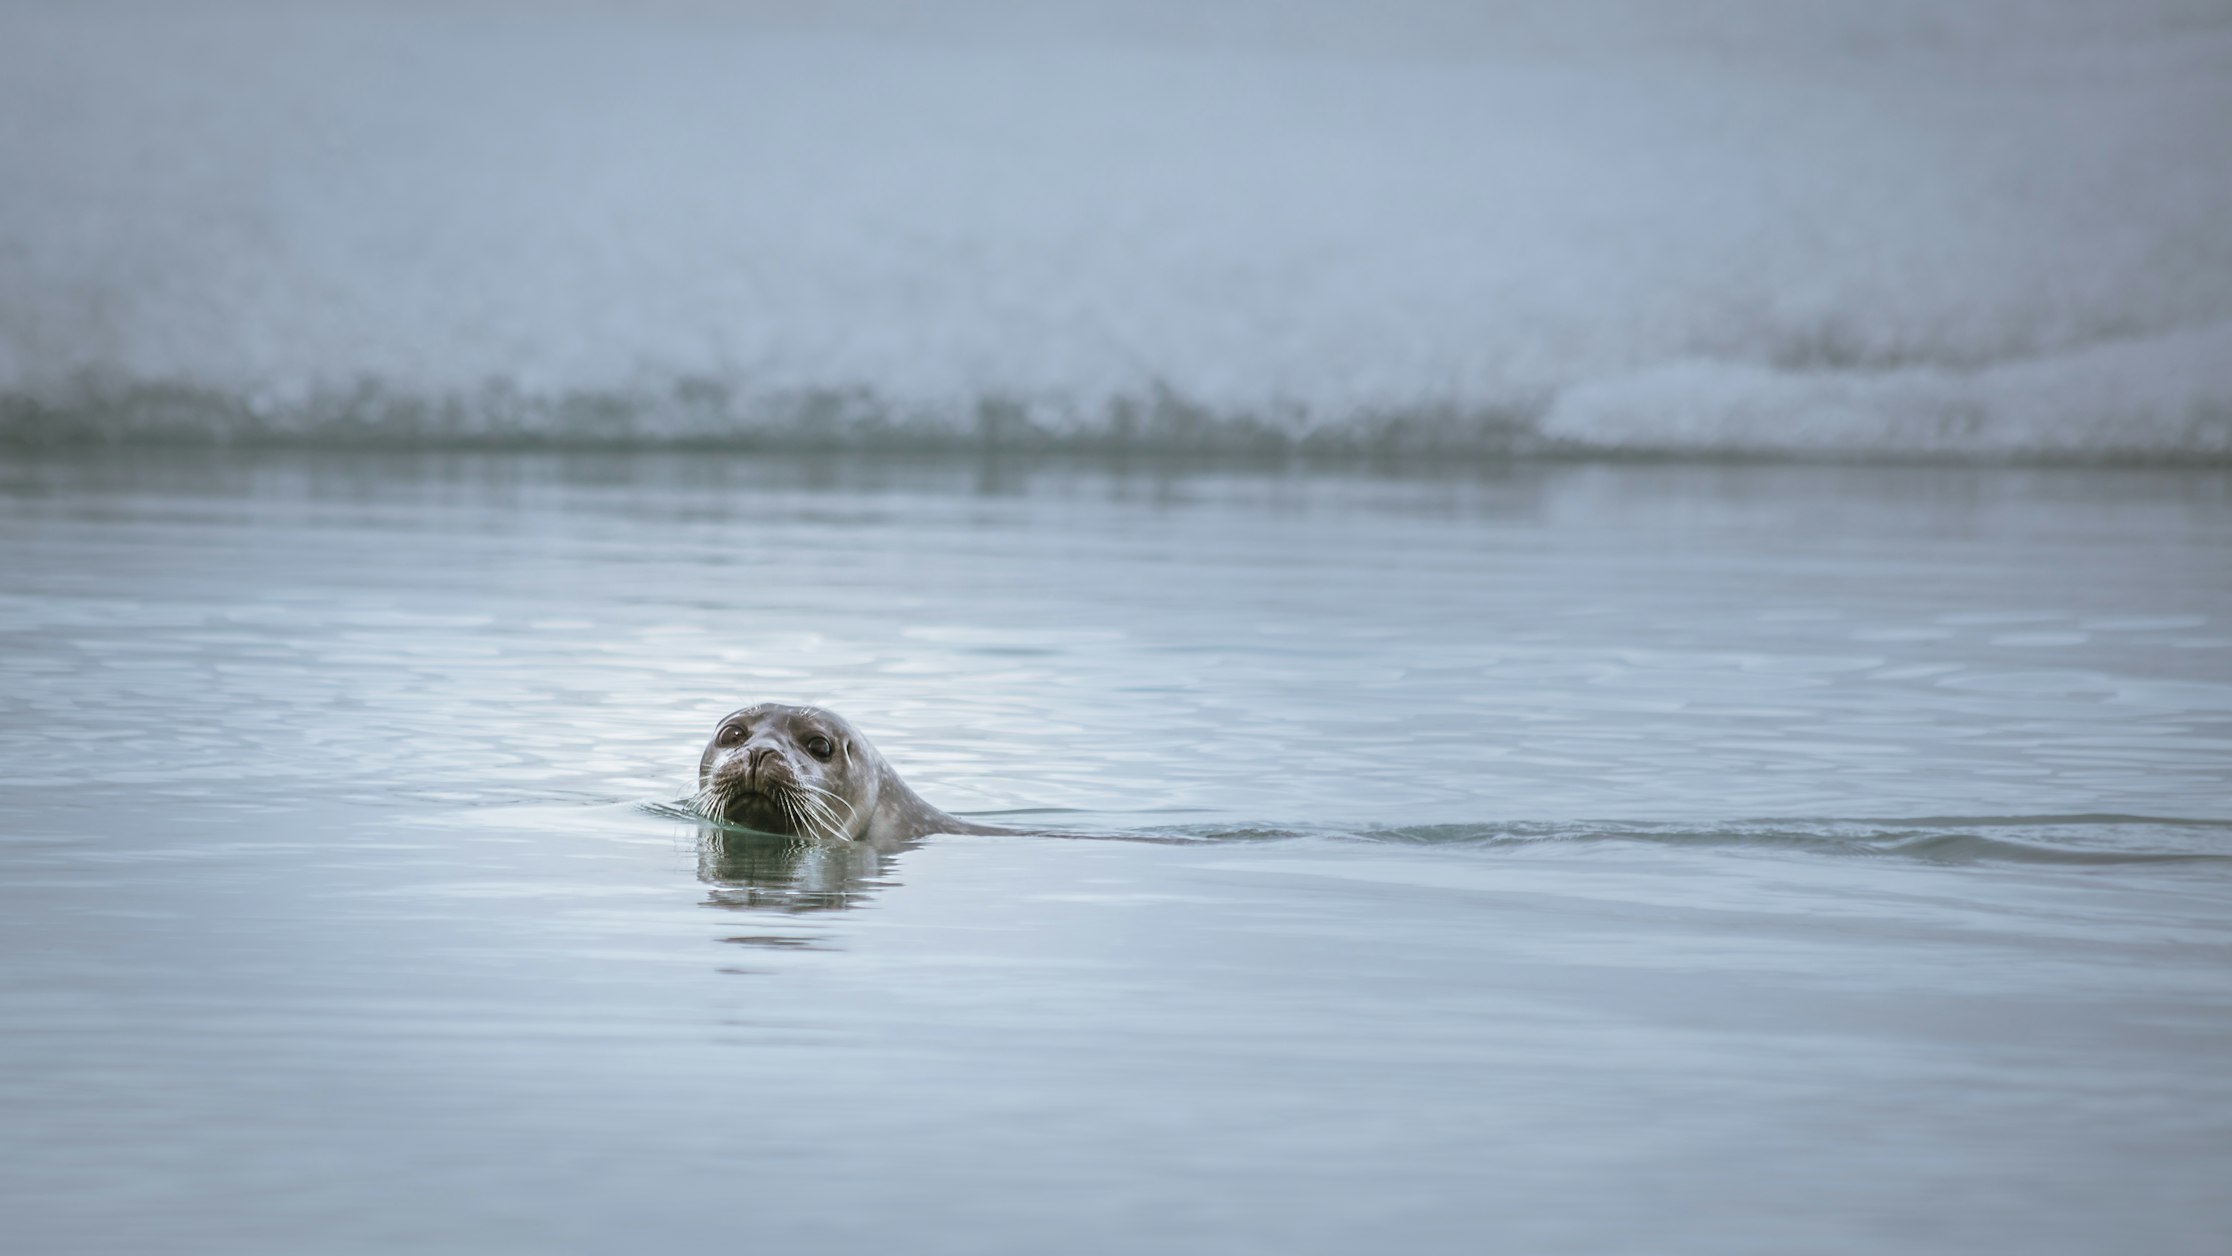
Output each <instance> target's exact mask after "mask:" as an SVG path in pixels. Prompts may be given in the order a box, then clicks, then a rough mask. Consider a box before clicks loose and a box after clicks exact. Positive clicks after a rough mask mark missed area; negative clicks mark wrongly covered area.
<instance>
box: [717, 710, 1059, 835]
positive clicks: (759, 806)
mask: <svg viewBox="0 0 2232 1256" xmlns="http://www.w3.org/2000/svg"><path fill="white" fill-rule="evenodd" d="M690 805H691V807H692V808H693V809H695V810H696V811H697V812H698V813H699V814H700V815H704V816H707V817H709V818H712V819H716V820H725V821H727V822H728V823H730V824H737V825H742V826H744V827H745V828H749V829H756V830H758V831H759V832H762V833H779V834H784V835H786V836H792V837H807V838H819V839H822V840H826V841H844V842H875V843H893V842H906V841H912V840H914V839H916V838H920V837H925V836H928V835H929V834H932V833H999V834H1006V833H1014V832H1015V831H1016V830H1014V829H1002V828H994V827H992V826H990V825H984V824H970V823H969V822H967V821H965V820H956V819H954V818H953V817H952V816H949V815H947V814H946V813H945V812H943V811H940V810H938V809H937V808H936V807H933V806H931V805H930V804H929V803H927V802H924V801H923V800H922V796H921V795H919V794H917V793H915V792H914V791H913V790H911V789H909V788H907V783H906V782H905V781H903V780H900V779H899V773H897V772H896V771H893V770H892V767H891V764H889V763H887V762H885V761H884V757H883V756H882V755H881V754H878V753H877V752H876V748H875V747H874V746H872V745H869V744H868V739H867V738H866V737H863V736H861V735H860V730H859V729H856V728H854V727H853V726H852V724H851V723H850V722H849V721H847V720H846V719H845V718H844V717H842V716H840V715H837V714H835V713H834V712H830V711H824V710H822V709H821V708H819V707H798V706H784V705H782V704H781V703H775V702H763V703H761V704H759V705H758V706H748V707H745V708H744V709H743V710H741V711H734V712H731V713H730V714H728V715H727V716H724V717H723V718H722V720H721V722H720V724H719V725H718V726H717V727H716V728H715V729H714V730H713V739H712V740H711V741H709V742H707V743H706V745H705V753H704V754H703V755H701V756H699V758H698V787H697V793H696V794H695V795H693V796H692V797H691V799H690Z"/></svg>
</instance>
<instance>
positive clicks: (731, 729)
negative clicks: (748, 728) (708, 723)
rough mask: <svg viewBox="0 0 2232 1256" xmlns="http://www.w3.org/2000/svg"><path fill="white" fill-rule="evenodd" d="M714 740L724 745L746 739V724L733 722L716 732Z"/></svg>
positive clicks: (731, 744)
mask: <svg viewBox="0 0 2232 1256" xmlns="http://www.w3.org/2000/svg"><path fill="white" fill-rule="evenodd" d="M713 740H715V741H717V742H719V743H720V744H721V745H724V746H733V745H735V744H736V743H738V742H740V741H742V740H744V726H743V725H742V724H731V725H729V726H728V727H727V728H724V729H722V730H721V731H720V732H719V733H718V734H716V735H715V736H714V738H713Z"/></svg>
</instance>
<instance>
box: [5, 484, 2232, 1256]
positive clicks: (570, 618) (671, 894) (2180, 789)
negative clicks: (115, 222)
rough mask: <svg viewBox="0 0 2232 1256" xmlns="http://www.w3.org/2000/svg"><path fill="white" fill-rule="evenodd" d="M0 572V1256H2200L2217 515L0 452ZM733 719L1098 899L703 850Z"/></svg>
mask: <svg viewBox="0 0 2232 1256" xmlns="http://www.w3.org/2000/svg"><path fill="white" fill-rule="evenodd" d="M0 547H4V553H5V555H6V566H5V572H6V574H5V579H4V583H0V634H4V635H0V673H4V676H5V682H4V685H0V1211H4V1212H5V1214H6V1215H7V1216H8V1217H9V1218H10V1221H9V1225H8V1228H9V1230H10V1231H11V1232H12V1235H13V1239H12V1242H14V1243H22V1242H25V1240H26V1238H28V1246H27V1247H24V1248H19V1249H18V1250H31V1251H40V1252H46V1251H131V1250H138V1251H153V1250H161V1251H182V1252H226V1253H239V1252H273V1253H277V1252H287V1253H297V1252H325V1251H338V1252H350V1251H373V1250H382V1251H385V1250H400V1249H403V1248H406V1247H407V1248H409V1249H411V1250H428V1251H448V1250H454V1251H471V1252H504V1251H518V1252H549V1251H576V1250H577V1251H620V1250H637V1251H738V1250H798V1251H842V1250H876V1251H907V1252H956V1253H959V1252H984V1251H1014V1252H1055V1251H1148V1250H1181V1251H1218V1252H1267V1253H1269V1252H1278V1253H1287V1252H1296V1251H1326V1252H1333V1251H1394V1250H1402V1251H1450V1252H1456V1251H1467V1252H1477V1251H1489V1250H1503V1251H1530V1252H1561V1251H1572V1252H1638V1253H1642V1252H1651V1253H1662V1252H1714V1253H1720V1252H1761V1253H1766V1252H1776V1253H1782V1252H1790V1251H1797V1250H1804V1251H1809V1252H1838V1251H1850V1252H1881V1251H1886V1250H1922V1251H1990V1252H1997V1251H2009V1252H2014V1251H2021V1252H2025V1253H2036V1252H2091V1251H2109V1250H2114V1251H2133V1252H2139V1251H2144V1252H2153V1253H2176V1252H2195V1253H2199V1252H2214V1251H2218V1250H2221V1248H2220V1246H2219V1244H2220V1243H2221V1241H2222V1236H2223V1234H2224V1233H2225V1232H2226V1229H2227V1227H2228V1226H2232V1202H2228V1197H2227V1195H2226V1192H2225V1184H2226V1182H2227V1181H2228V1180H2232V1070H2227V1068H2226V1066H2225V1061H2226V1060H2227V1059H2228V1058H2232V949H2228V947H2232V488H2228V482H2227V479H2226V478H2225V477H2224V476H2223V475H2222V474H2212V473H2196V474H2180V473H2174V472H2159V473H2156V472H2104V471H2068V472H2020V471H1966V470H1957V469H1930V470H1862V469H1790V468H1773V467H1749V468H1746V467H1726V468H1679V467H1650V466H1635V467H1618V466H1545V467H1536V468H1532V469H1525V470H1518V471H1513V472H1510V473H1507V474H1485V475H1475V476H1469V477H1451V478H1407V479H1406V478H1393V477H1377V476H1372V475H1365V474H1350V475H1317V476H1309V475H1298V474H1277V473H1270V472H1237V471H1236V472H1232V473H1229V474H1209V473H1196V474H1187V475H1166V474H1160V473H1157V472H1154V471H1152V470H1139V469H1131V470H1123V469H1101V470H1091V469H1075V468H1061V467H1043V466H1042V467H1030V466H1001V465H983V466H979V465H964V464H938V465H930V466H906V465H881V464H862V463H831V464H816V463H803V462H780V463H778V462H751V461H732V460H719V459H689V458H649V457H646V458H636V459H626V460H614V459H573V460H565V459H541V458H532V457H486V458H451V459H441V460H416V461H414V460H393V461H390V460H381V459H375V458H369V457H359V458H348V457H338V456H328V457H302V458H288V457H277V456H273V457H265V458H259V459H236V460H231V461H226V460H205V459H201V458H193V457H170V458H161V457H154V456H142V457H138V458H130V459H127V458H106V459H71V460H64V459H50V460H27V459H24V458H20V457H18V458H15V459H13V460H11V461H10V462H8V463H7V464H6V465H5V466H4V468H0ZM757 699H783V700H794V701H810V702H819V703H823V704H826V705H829V706H831V707H833V708H835V709H838V710H840V711H842V712H844V713H845V714H847V715H848V716H850V717H851V718H852V719H853V720H854V721H855V722H856V723H858V724H859V725H860V726H861V727H862V728H863V729H864V730H866V731H867V732H868V733H869V735H870V736H872V737H874V738H875V739H876V740H877V742H878V743H879V745H880V746H881V747H882V748H883V750H884V751H885V753H886V754H887V755H888V756H889V757H890V758H891V759H892V760H893V761H894V763H895V764H896V765H898V767H899V768H900V769H901V770H902V771H903V772H904V773H905V774H906V775H907V776H908V778H909V779H910V780H911V781H912V782H913V784H914V785H915V786H916V788H917V789H918V790H920V791H921V792H922V793H923V794H924V795H925V796H926V797H928V798H929V799H930V800H932V801H933V802H935V803H938V804H939V805H942V806H944V807H945V808H947V809H948V810H953V811H957V812H964V813H970V814H980V815H981V814H991V815H1000V814H1008V815H1009V816H1010V818H1011V819H1015V820H1018V821H1020V822H1023V823H1032V824H1046V825H1054V826H1059V827H1061V828H1063V829H1067V830H1072V831H1075V832H1078V833H1082V834H1087V835H1092V834H1101V835H1106V836H1105V839H1100V838H1094V837H1090V836H1088V837H1085V838H1083V839H1055V838H950V839H933V840H931V841H930V842H927V843H925V844H923V845H922V846H920V847H918V848H916V849H913V850H909V851H905V852H901V853H898V854H896V855H891V856H876V855H873V854H870V853H867V852H846V851H837V850H817V849H805V850H797V849H787V848H784V847H782V846H780V845H772V846H771V845H755V844H751V843H747V842H743V841H741V840H738V841H731V842H728V843H725V844H724V843H721V842H718V841H715V840H712V839H709V838H707V837H705V836H704V835H702V834H700V833H699V831H698V830H697V829H696V828H695V827H694V826H692V825H691V824H689V823H688V822H686V821H685V820H683V819H681V818H678V817H677V816H675V815H674V814H673V813H672V812H671V811H668V810H664V809H663V808H662V804H665V803H668V802H670V801H671V800H673V799H675V798H677V797H679V796H680V795H682V794H683V793H684V792H685V791H686V790H687V789H688V787H689V785H690V774H691V771H692V769H693V766H694V763H695V758H696V754H697V750H698V748H699V746H700V745H701V743H702V740H703V738H704V737H705V736H706V735H707V734H708V732H709V731H710V729H711V727H712V724H713V721H714V719H715V718H716V717H717V716H719V715H720V714H721V713H722V712H724V711H726V710H729V709H731V708H733V707H735V706H738V705H741V704H743V703H744V702H747V701H751V700H757ZM1019 812H1020V813H1026V814H1024V815H1022V816H1015V815H1013V813H1019ZM1141 837H1145V838H1152V839H1156V840H1134V839H1137V838H1141Z"/></svg>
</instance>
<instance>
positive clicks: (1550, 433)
mask: <svg viewBox="0 0 2232 1256" xmlns="http://www.w3.org/2000/svg"><path fill="white" fill-rule="evenodd" d="M2228 13H2232V11H2228V10H2227V9H2226V7H2225V6H2224V5H2222V4H2221V3H2215V2H2214V0H2124V2H2123V3H2119V4H2115V5H2102V4H2099V3H2095V2H2093V0H1991V2H1985V0H1971V2H1970V3H1966V4H1962V5H1959V6H1948V5H1945V4H1942V3H1934V2H1931V0H1897V2H1887V0H1866V2H1862V0H1715V3H1712V4H1708V5H1677V6H1669V5H1665V4H1659V3H1651V2H1649V0H1575V2H1573V3H1567V4H1560V5H1543V4H1482V3H1476V2H1473V0H1383V2H1380V3H1373V4H1361V3H1353V2H1344V0H1290V2H1287V3H1280V4H1275V5H1265V4H1261V3H1257V2H1256V0H1223V2H1221V3H1214V4H1201V3H1198V2H1196V0H1187V2H1185V3H1174V2H1171V0H1135V2H1134V3H1128V4H1123V5H1100V4H1079V3H1070V4H1049V3H1043V2H1041V3H1010V2H1007V0H967V2H966V3H955V4H944V5H938V6H923V5H915V4H903V3H891V2H889V0H846V3H843V4H838V5H793V4H768V3H753V2H748V0H726V2H724V0H659V2H658V3H656V4H643V3H625V4H623V3H618V2H617V0H571V2H570V3H567V4H565V5H561V6H553V5H548V4H543V5H524V4H518V3H514V2H512V0H457V2H456V3H451V4H443V5H427V4H402V3H394V2H393V0H327V2H326V3H321V4H318V5H315V6H305V5H301V4H287V3H273V2H272V0H225V2H212V0H200V2H197V3H192V4H181V3H175V2H171V3H161V4H149V3H146V2H145V0H84V2H83V3H72V4H51V3H36V2H35V0H14V2H13V3H6V4H0V170H6V171H7V172H8V173H9V176H10V177H9V180H8V186H7V192H6V195H4V196H0V442H11V443H12V442H51V443H71V444H83V443H100V442H103V441H106V440H112V439H118V438H146V437H151V436H153V437H161V438H165V439H174V440H176V439H201V440H207V439H212V438H222V439H230V440H234V441H240V440H272V439H280V440H294V441H308V442H315V443H322V442H327V441H333V440H349V441H359V442H376V443H385V444H410V443H424V442H428V441H436V442H446V443H455V444H473V443H478V444H484V445H485V444H489V443H522V442H525V443H536V442H550V443H621V444H645V443H654V444H655V443H675V442H710V443H718V444H728V445H735V444H739V443H744V444H759V445H762V446H802V445H831V446H840V447H855V448H883V447H888V446H890V445H892V444H894V443H898V444H910V445H917V446H921V445H930V446H944V447H950V446H956V445H959V446H971V447H973V446H974V445H975V444H976V443H978V442H980V441H989V442H993V443H996V444H999V445H1001V446H1003V447H1012V448H1025V449H1029V448H1037V447H1045V446H1052V447H1058V448H1065V449H1079V448H1089V447H1106V446H1119V447H1126V448H1133V449H1142V448H1145V449H1155V450H1168V449H1171V448H1180V449H1183V448H1193V447H1199V446H1203V445H1208V446H1218V447H1224V448H1228V449H1252V448H1257V447H1260V446H1264V445H1275V446H1284V447H1296V446H1300V447H1308V448H1324V449H1334V450H1351V451H1354V450H1363V451H1371V452H1379V451H1384V450H1389V449H1396V450H1417V449H1440V450H1454V451H1460V452H1464V453H1468V454H1472V455H1476V456H1477V455H1480V454H1484V453H1489V454H1492V453H1497V452H1500V451H1505V450H1510V449H1520V450H1529V449H1543V448H1547V449H1559V450H1578V451H1584V452H1595V453H1604V452H1611V453H1621V454H1629V453H1634V452H1637V451H1648V452H1661V453H1663V452H1683V453H1689V454H1695V453H1699V452H1703V453H1707V454H1712V455H1716V456H1718V455H1724V454H1727V453H1730V452H1740V453H1745V454H1775V455H1788V454H1802V455H1815V454H1820V453H1825V452H1826V453H1838V454H1863V455H1868V456H1883V455H1892V456H1899V457H1924V456H1944V455H1956V456H1975V455H1990V456H2008V455H2013V456H2020V457H2024V458H2033V459H2048V458H2052V459H2067V460H2073V461H2087V460H2098V459H2103V458H2117V459H2125V460H2145V459H2151V460H2158V461H2159V460H2170V461H2187V460H2192V459H2195V458H2211V459H2214V460H2216V461H2218V462H2223V461H2225V460H2226V459H2228V458H2232V234H2228V233H2227V232H2226V231H2225V229H2224V224H2225V223H2226V222H2228V221H2232V127H2227V126H2225V125H2224V119H2226V118H2227V117H2232V16H2228Z"/></svg>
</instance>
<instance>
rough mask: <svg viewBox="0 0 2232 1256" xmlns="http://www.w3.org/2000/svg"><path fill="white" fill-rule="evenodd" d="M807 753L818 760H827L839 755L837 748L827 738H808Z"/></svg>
mask: <svg viewBox="0 0 2232 1256" xmlns="http://www.w3.org/2000/svg"><path fill="white" fill-rule="evenodd" d="M806 753H807V754H810V755H812V756H814V757H815V758H817V759H826V758H828V757H829V756H831V755H833V754H835V753H837V747H836V746H835V745H832V744H831V743H830V740H829V739H828V738H827V737H819V736H816V737H808V738H807V739H806Z"/></svg>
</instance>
